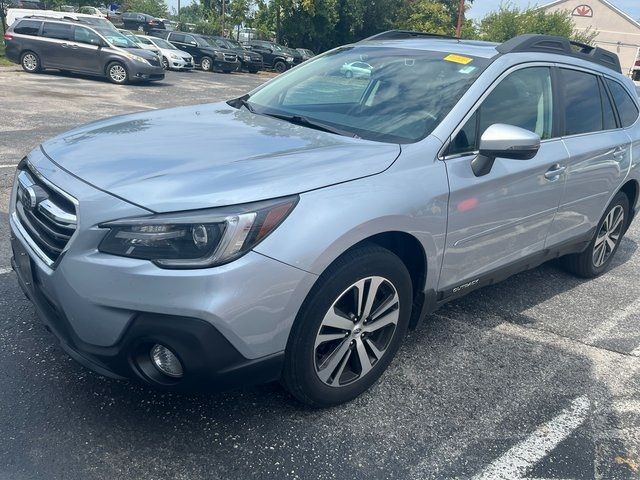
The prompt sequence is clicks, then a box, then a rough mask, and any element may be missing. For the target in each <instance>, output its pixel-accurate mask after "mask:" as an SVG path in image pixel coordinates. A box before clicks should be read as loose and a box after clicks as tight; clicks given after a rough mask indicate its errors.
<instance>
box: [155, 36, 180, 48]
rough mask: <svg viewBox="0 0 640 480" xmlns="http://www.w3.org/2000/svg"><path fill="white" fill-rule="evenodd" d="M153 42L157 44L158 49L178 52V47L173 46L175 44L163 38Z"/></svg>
mask: <svg viewBox="0 0 640 480" xmlns="http://www.w3.org/2000/svg"><path fill="white" fill-rule="evenodd" d="M151 41H152V42H153V43H155V44H156V46H157V47H160V48H164V49H166V50H178V49H177V48H176V47H174V46H173V44H171V43H169V42H167V41H166V40H164V39H162V38H154V39H153V40H151Z"/></svg>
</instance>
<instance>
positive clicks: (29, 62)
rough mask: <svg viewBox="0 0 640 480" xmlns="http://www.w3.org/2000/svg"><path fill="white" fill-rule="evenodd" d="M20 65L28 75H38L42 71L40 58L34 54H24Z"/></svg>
mask: <svg viewBox="0 0 640 480" xmlns="http://www.w3.org/2000/svg"><path fill="white" fill-rule="evenodd" d="M20 64H21V65H22V69H23V70H24V71H25V72H27V73H38V72H39V71H41V70H42V64H41V63H40V57H38V55H37V54H36V53H34V52H24V53H23V54H22V56H21V57H20Z"/></svg>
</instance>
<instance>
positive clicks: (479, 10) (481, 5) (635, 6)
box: [467, 0, 640, 20]
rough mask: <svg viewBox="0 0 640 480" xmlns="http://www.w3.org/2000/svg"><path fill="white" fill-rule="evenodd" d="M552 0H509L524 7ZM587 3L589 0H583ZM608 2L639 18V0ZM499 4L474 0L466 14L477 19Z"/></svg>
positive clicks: (613, 0)
mask: <svg viewBox="0 0 640 480" xmlns="http://www.w3.org/2000/svg"><path fill="white" fill-rule="evenodd" d="M551 1H552V0H538V1H536V0H510V3H513V4H514V5H517V6H518V7H522V8H525V7H527V6H529V5H530V6H535V5H546V4H547V3H551ZM584 3H586V4H587V5H588V4H589V0H585V2H584ZM609 3H611V4H613V5H615V6H616V7H618V8H619V9H620V10H622V11H623V12H625V13H626V14H627V15H629V16H630V17H632V18H635V19H640V0H609ZM499 5H500V1H499V0H498V1H496V0H475V1H474V2H473V6H472V7H471V9H470V10H469V11H468V12H467V16H468V17H469V18H472V19H474V20H479V19H481V18H482V17H484V16H485V15H486V14H487V13H489V12H491V11H492V10H496V9H497V8H498V6H499Z"/></svg>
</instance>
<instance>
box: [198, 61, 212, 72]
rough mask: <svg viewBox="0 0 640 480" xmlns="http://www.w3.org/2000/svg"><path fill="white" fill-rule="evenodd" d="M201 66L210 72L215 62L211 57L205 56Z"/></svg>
mask: <svg viewBox="0 0 640 480" xmlns="http://www.w3.org/2000/svg"><path fill="white" fill-rule="evenodd" d="M200 68H202V70H204V71H205V72H209V71H211V70H212V69H213V62H212V61H211V59H210V58H209V57H204V58H203V59H202V60H201V62H200Z"/></svg>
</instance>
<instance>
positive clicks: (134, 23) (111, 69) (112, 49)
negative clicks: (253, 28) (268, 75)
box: [5, 7, 313, 83]
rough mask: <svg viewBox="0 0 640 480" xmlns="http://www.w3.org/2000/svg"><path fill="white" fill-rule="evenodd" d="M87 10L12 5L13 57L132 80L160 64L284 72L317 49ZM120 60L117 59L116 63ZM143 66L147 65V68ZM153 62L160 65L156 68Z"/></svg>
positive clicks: (152, 75) (151, 74) (148, 76)
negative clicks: (117, 20)
mask: <svg viewBox="0 0 640 480" xmlns="http://www.w3.org/2000/svg"><path fill="white" fill-rule="evenodd" d="M80 10H81V11H82V12H69V11H50V10H25V9H10V13H11V15H8V16H7V20H8V21H9V24H10V25H11V26H10V28H9V30H8V31H7V33H6V34H5V43H6V44H7V57H8V58H9V59H10V60H12V61H14V62H16V63H20V64H21V65H22V67H23V68H24V70H26V71H27V72H32V73H33V72H38V71H40V70H44V69H59V70H67V71H71V72H78V73H85V74H92V75H101V76H106V77H107V78H108V79H109V80H111V81H112V82H114V83H127V82H130V81H135V80H160V79H162V78H164V72H160V71H158V68H162V69H164V70H169V69H171V70H191V69H193V68H195V67H200V68H201V69H202V70H204V71H220V72H223V73H231V72H234V71H241V70H246V71H248V72H250V73H257V72H259V71H260V70H263V69H265V68H270V69H273V70H275V71H276V72H278V73H282V72H284V71H286V70H288V69H290V68H292V67H293V66H295V65H298V64H300V63H302V62H303V61H305V60H307V59H308V58H311V57H312V56H313V52H311V51H309V50H305V49H298V50H294V49H291V48H288V47H285V46H283V45H278V44H276V43H274V42H269V41H263V40H252V41H250V42H247V43H245V44H241V43H240V42H237V41H235V40H233V39H229V38H224V37H219V36H208V35H200V34H196V33H190V32H179V31H175V30H173V25H171V24H170V23H169V21H164V20H161V19H156V18H155V17H151V16H150V15H146V14H138V13H135V12H125V13H124V14H122V21H123V24H124V25H125V26H128V27H129V28H131V29H133V30H134V31H131V30H129V29H124V28H121V29H117V28H116V27H115V26H114V25H113V23H112V22H111V21H109V20H108V19H107V18H106V14H104V13H102V12H101V11H100V10H99V9H97V8H96V7H86V8H85V7H82V8H80ZM83 12H87V13H83ZM143 33H144V34H143ZM124 49H126V50H124ZM134 50H135V51H136V52H139V51H144V52H145V53H144V54H143V55H140V54H138V53H134V52H133V51H134ZM80 53H82V55H80ZM148 54H151V55H152V56H151V57H149V55H148ZM132 57H136V58H132ZM114 62H115V63H117V65H111V64H112V63H114ZM132 62H134V63H132ZM135 62H137V63H135ZM140 64H144V68H142V70H141V69H140V68H139V67H141V66H142V65H140ZM148 67H152V70H154V69H155V70H154V71H148V70H149V68H148Z"/></svg>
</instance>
